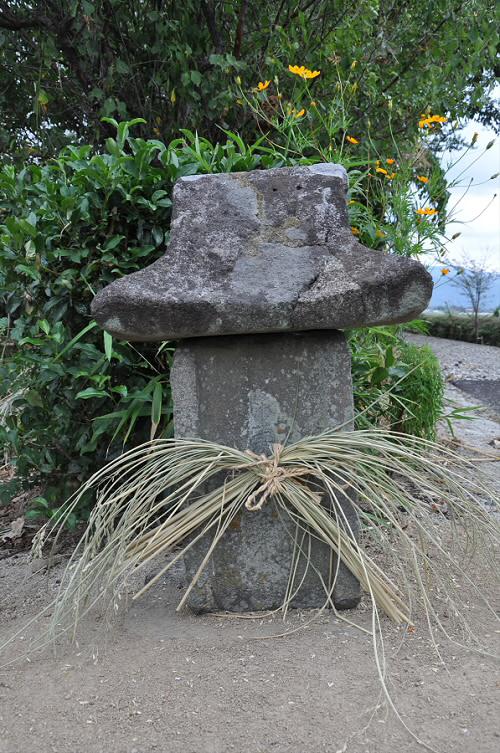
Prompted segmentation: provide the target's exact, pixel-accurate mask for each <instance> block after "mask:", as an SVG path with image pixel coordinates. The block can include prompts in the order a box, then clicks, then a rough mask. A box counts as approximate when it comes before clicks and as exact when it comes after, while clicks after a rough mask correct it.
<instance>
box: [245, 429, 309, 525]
mask: <svg viewBox="0 0 500 753" xmlns="http://www.w3.org/2000/svg"><path fill="white" fill-rule="evenodd" d="M283 449H284V447H283V445H282V444H273V454H272V455H271V456H270V457H267V456H266V455H257V454H256V453H255V452H252V451H251V450H247V451H246V452H247V454H248V455H250V456H251V457H253V458H255V463H254V464H253V465H250V466H245V468H248V467H250V468H252V467H253V468H255V469H257V470H258V474H257V475H258V476H259V478H260V479H261V480H262V483H261V485H260V486H259V487H258V488H257V489H256V490H255V491H254V492H252V494H250V495H249V497H248V499H247V501H246V502H245V507H246V509H247V510H250V511H251V512H255V511H256V510H262V507H263V506H264V504H265V502H267V500H268V499H269V498H270V497H272V496H274V495H275V494H280V493H283V491H284V487H283V483H284V481H286V480H287V479H295V478H298V477H299V476H306V475H307V474H309V475H310V473H311V471H310V470H309V468H297V467H293V466H289V467H286V466H283V465H280V459H281V453H282V452H283ZM310 494H311V496H313V497H314V498H315V501H317V502H318V504H319V502H320V501H321V495H320V494H318V493H316V492H310Z"/></svg>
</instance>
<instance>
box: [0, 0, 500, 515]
mask: <svg viewBox="0 0 500 753" xmlns="http://www.w3.org/2000/svg"><path fill="white" fill-rule="evenodd" d="M495 12H496V11H495V4H494V3H493V2H490V1H489V0H466V1H465V2H453V1H452V0H441V1H440V2H439V3H435V2H434V1H433V0H420V1H419V2H416V0H409V2H407V3H397V2H395V3H389V4H382V3H379V2H375V0H360V2H358V3H356V4H352V3H347V2H340V1H338V0H335V1H334V2H331V1H329V0H318V2H314V3H311V2H308V1H307V0H302V2H290V1H287V0H282V1H281V2H268V1H265V0H257V1H256V2H252V3H250V2H245V0H242V1H241V2H234V3H225V2H224V3H223V2H217V1H216V0H211V1H207V2H196V3H193V2H189V0H187V2H185V3H182V4H180V3H173V2H158V1H157V0H143V2H140V3H130V2H128V1H127V0H102V1H101V2H88V1H86V0H83V1H81V0H69V2H65V3H61V2H58V0H43V1H41V2H37V3H35V4H33V3H31V2H28V1H25V0H17V1H16V2H15V3H13V2H3V1H2V0H0V61H1V63H2V65H1V66H0V84H1V85H0V147H1V149H2V166H1V170H0V306H1V310H0V328H1V330H0V331H1V340H2V344H1V347H2V358H1V363H0V443H1V444H2V446H3V447H4V448H5V452H6V454H7V455H8V457H9V459H11V460H12V461H13V462H15V463H16V464H17V472H18V475H17V479H18V481H19V480H20V481H21V482H23V483H26V482H30V483H31V482H33V480H34V479H37V480H41V481H42V485H43V488H44V490H45V491H44V494H45V502H44V503H43V509H44V511H45V512H49V513H50V512H51V510H52V508H55V507H57V505H58V504H59V502H60V501H61V500H62V498H63V497H64V496H65V495H67V494H68V493H69V492H70V491H72V489H73V488H75V487H76V486H78V485H79V484H80V483H81V481H82V479H83V478H84V477H85V476H86V475H88V473H89V472H90V471H91V470H93V469H94V468H95V465H96V464H99V463H101V462H103V461H104V459H105V457H110V456H113V455H115V454H117V453H118V452H120V451H121V449H122V447H123V446H124V445H127V444H128V443H130V442H132V441H133V442H137V441H140V440H141V439H143V438H148V437H149V436H151V435H154V434H155V433H156V434H158V433H163V434H168V433H169V432H170V431H171V429H172V409H171V400H170V391H169V383H168V370H169V365H170V361H171V358H172V347H171V344H168V343H167V344H164V345H162V346H161V347H155V346H153V345H147V344H139V345H135V346H132V345H131V344H127V343H118V342H114V341H113V340H112V339H111V337H110V336H108V335H106V334H105V333H102V332H101V331H100V330H99V329H98V328H97V327H96V325H95V323H93V322H92V320H91V319H90V315H89V305H90V301H91V299H92V297H93V295H94V294H95V293H96V292H97V291H98V290H99V289H100V288H101V287H103V286H104V285H105V284H107V283H108V282H110V281H111V280H112V279H114V278H115V277H117V276H120V275H123V274H128V273H130V272H132V271H134V270H135V269H138V268H140V267H143V266H145V265H146V264H149V263H151V262H152V261H154V260H155V259H156V258H157V257H158V256H159V255H161V254H162V253H164V251H165V247H166V244H167V243H168V228H169V222H170V192H171V188H172V185H173V183H174V182H175V181H176V180H177V179H178V178H179V177H181V176H183V175H188V174H194V173H197V172H205V173H206V172H221V171H234V170H249V169H254V168H266V167H271V166H281V165H290V164H294V163H296V162H297V161H300V162H311V161H322V160H331V161H339V162H341V163H342V164H344V165H345V166H346V168H347V170H348V173H349V180H350V194H349V209H350V214H351V222H352V225H353V232H355V233H356V234H357V235H359V237H360V239H361V240H362V242H363V243H364V244H365V245H369V246H371V247H373V248H377V249H380V251H381V252H392V253H399V254H405V255H418V254H419V253H420V252H421V251H422V250H423V248H424V247H425V248H429V247H433V248H434V250H435V251H436V252H437V253H438V254H440V253H441V254H442V253H443V252H444V249H445V244H446V235H445V218H446V203H447V198H448V194H447V181H446V175H445V174H444V173H443V171H442V169H441V168H440V166H439V163H438V160H437V156H436V155H437V153H438V152H439V150H440V149H441V148H442V147H444V145H445V144H446V145H448V146H449V145H450V144H451V143H454V142H456V136H455V130H454V129H453V128H448V127H446V128H444V129H440V128H435V129H433V130H432V131H430V130H429V131H428V132H425V134H423V132H422V130H421V129H419V128H418V121H419V118H420V117H421V114H422V113H429V112H434V113H436V112H441V113H445V114H446V115H447V117H448V118H449V119H450V121H451V120H455V121H456V119H460V118H461V117H476V118H478V119H479V120H481V121H482V122H484V123H488V124H490V125H494V126H498V113H497V109H496V105H495V104H492V103H491V101H490V98H489V93H490V91H491V88H492V86H493V83H494V80H495V72H497V73H498V70H497V69H496V67H495V66H497V57H496V55H497V44H498V40H497V36H496V33H495V24H494V23H492V19H493V18H494V16H495ZM291 63H293V64H304V63H305V64H307V65H310V66H311V68H315V69H319V70H321V76H320V77H317V78H316V79H314V81H313V82H312V83H311V85H310V86H309V84H307V83H304V82H301V81H300V80H297V79H296V78H295V79H294V77H293V76H291V74H289V73H288V70H287V69H288V65H289V64H291ZM259 80H262V81H269V86H268V88H266V89H265V90H264V91H263V92H257V91H256V90H255V86H256V84H257V82H258V81H259ZM302 110H304V113H303V115H300V113H301V112H302ZM113 116H114V117H113ZM103 118H104V119H103ZM114 118H116V119H114ZM127 119H129V122H127ZM117 121H121V122H120V124H119V123H118V122H117ZM130 128H133V134H134V136H133V137H132V136H131V135H130V133H129V129H130ZM189 129H190V130H189ZM198 133H204V134H205V135H207V137H208V138H201V137H199V136H198ZM349 134H351V135H354V136H355V137H356V140H357V142H358V143H357V144H349V141H348V138H347V137H348V136H349ZM61 150H62V151H61ZM389 158H390V159H391V160H392V161H393V163H394V167H395V171H397V172H395V177H394V180H392V179H389V176H388V175H384V174H383V170H382V172H381V173H379V171H378V170H377V167H376V166H377V165H378V166H379V167H380V165H382V166H383V169H385V168H387V167H388V163H387V160H388V159H389ZM377 160H380V162H379V163H377ZM392 169H393V168H392V167H391V170H392ZM419 174H420V175H422V174H423V175H425V176H427V182H426V183H425V185H424V184H423V183H422V182H420V183H419V182H418V178H417V176H418V175H419ZM428 204H430V206H431V207H434V208H435V209H436V215H435V216H433V217H425V218H422V217H418V216H417V215H416V214H415V210H416V208H417V207H419V206H424V205H428ZM350 341H351V348H352V352H353V373H354V378H355V398H356V404H357V407H358V409H359V410H361V411H363V413H362V417H360V419H359V421H360V423H361V424H363V423H364V422H369V423H370V422H371V423H381V422H385V423H386V424H387V423H389V424H395V425H396V426H398V425H399V426H405V427H406V428H409V427H410V426H411V430H412V431H414V432H415V433H417V434H420V435H422V436H432V433H433V431H434V418H435V417H436V416H437V415H438V414H439V412H440V410H441V391H440V388H439V385H438V384H437V381H436V367H435V363H434V364H433V363H432V359H433V357H432V355H431V354H429V353H424V352H422V351H412V352H411V353H410V351H408V349H407V348H406V346H405V345H404V343H403V341H402V340H401V337H400V335H399V333H398V331H397V330H396V329H388V328H382V329H379V330H377V331H376V332H375V331H365V332H361V333H354V334H353V335H352V336H351V338H350ZM422 366H423V368H421V367H422ZM416 371H419V373H422V374H423V373H424V372H425V373H426V374H427V378H426V379H427V381H426V379H425V378H422V379H421V380H420V382H419V380H415V379H413V380H412V379H411V378H409V379H408V380H405V379H404V377H405V376H409V377H411V375H412V374H414V373H415V372H416ZM433 380H434V381H433ZM405 383H406V384H407V385H408V390H407V392H406V391H405V389H406V388H405V387H404V385H405ZM424 383H425V384H426V385H427V386H426V387H425V389H424V387H422V390H421V393H420V398H421V399H420V398H418V399H416V394H415V390H416V389H417V387H418V384H421V385H423V384H424ZM410 385H412V387H411V388H410ZM429 385H431V386H430V387H429ZM432 385H434V387H432ZM381 395H383V396H384V400H383V401H380V400H379V398H380V396H381ZM377 401H378V402H377ZM417 405H418V406H419V408H420V411H419V412H417V411H416V409H415V406H417ZM426 414H428V416H431V417H432V419H426V417H425V415H426ZM412 421H413V423H411V422H412ZM11 491H12V490H9V489H4V494H6V495H9V494H10V493H11Z"/></svg>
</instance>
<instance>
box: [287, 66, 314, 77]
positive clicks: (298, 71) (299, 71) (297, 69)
mask: <svg viewBox="0 0 500 753" xmlns="http://www.w3.org/2000/svg"><path fill="white" fill-rule="evenodd" d="M288 70H289V71H290V73H294V74H295V75H296V76H300V78H303V79H304V80H305V79H308V78H316V76H319V74H320V73H321V71H310V70H309V68H306V67H305V66H304V65H289V66H288Z"/></svg>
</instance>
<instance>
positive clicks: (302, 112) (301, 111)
mask: <svg viewBox="0 0 500 753" xmlns="http://www.w3.org/2000/svg"><path fill="white" fill-rule="evenodd" d="M305 114H306V111H305V110H304V108H302V110H299V112H298V113H296V115H295V117H296V118H301V117H302V116H303V115H305Z"/></svg>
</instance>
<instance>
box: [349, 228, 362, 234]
mask: <svg viewBox="0 0 500 753" xmlns="http://www.w3.org/2000/svg"><path fill="white" fill-rule="evenodd" d="M351 231H352V234H353V235H359V234H360V233H361V230H360V229H359V227H351Z"/></svg>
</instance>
